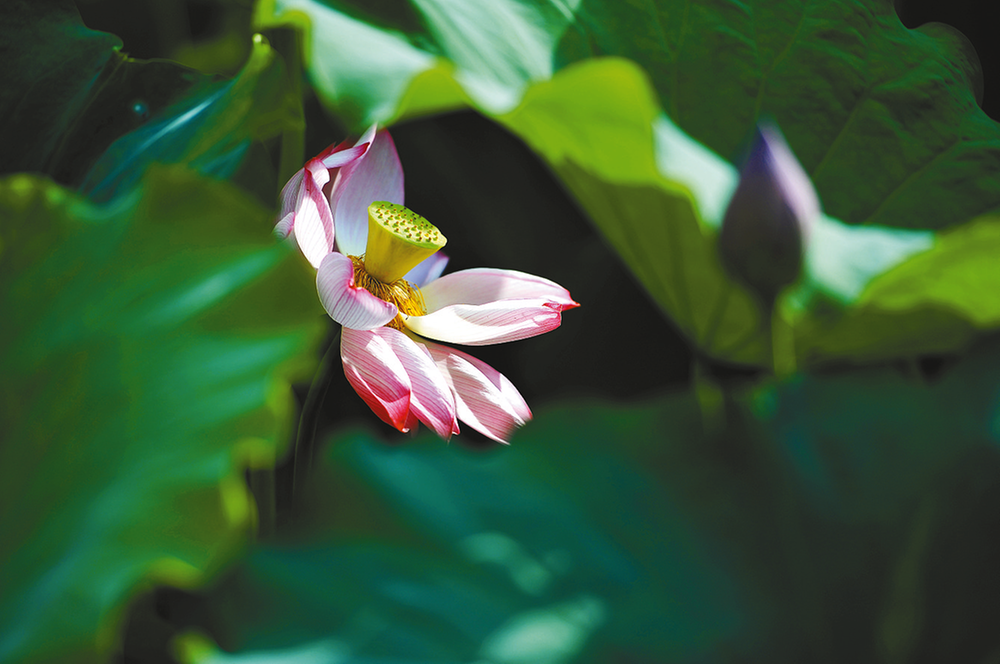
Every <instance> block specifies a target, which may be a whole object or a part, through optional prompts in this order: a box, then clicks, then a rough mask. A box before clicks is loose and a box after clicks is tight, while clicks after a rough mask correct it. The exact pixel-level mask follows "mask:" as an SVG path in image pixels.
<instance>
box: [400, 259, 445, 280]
mask: <svg viewBox="0 0 1000 664" xmlns="http://www.w3.org/2000/svg"><path fill="white" fill-rule="evenodd" d="M447 265H448V257H447V256H445V255H444V254H443V253H441V252H440V251H439V252H437V253H434V254H432V255H430V256H428V257H427V258H425V259H424V260H422V261H421V262H420V263H418V264H417V266H416V267H415V268H413V269H412V270H410V271H409V272H407V273H406V276H405V277H403V278H404V279H406V280H407V281H409V282H410V283H411V284H413V285H415V286H416V287H417V288H421V287H423V286H424V285H426V284H429V283H430V282H432V281H434V280H435V279H437V278H438V277H440V276H441V273H442V272H444V268H445V266H447Z"/></svg>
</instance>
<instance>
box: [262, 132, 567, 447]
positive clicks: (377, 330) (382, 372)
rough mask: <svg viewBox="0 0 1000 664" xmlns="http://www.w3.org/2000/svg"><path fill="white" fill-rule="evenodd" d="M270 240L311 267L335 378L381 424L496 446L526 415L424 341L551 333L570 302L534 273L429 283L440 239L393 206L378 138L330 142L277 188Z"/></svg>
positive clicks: (394, 175)
mask: <svg viewBox="0 0 1000 664" xmlns="http://www.w3.org/2000/svg"><path fill="white" fill-rule="evenodd" d="M281 198H282V211H281V217H280V219H279V221H278V224H277V227H276V229H275V230H276V232H277V233H278V234H279V235H282V236H287V235H289V234H291V235H294V237H295V240H296V242H297V243H298V245H299V248H300V249H301V251H302V253H303V254H304V255H305V257H306V259H307V260H309V262H310V263H312V265H313V267H315V268H316V270H317V273H316V286H317V290H318V292H319V298H320V301H321V302H322V303H323V307H324V308H325V309H326V311H327V313H329V314H330V317H331V318H333V319H334V320H335V321H337V322H338V323H340V324H341V326H342V337H341V345H340V353H341V358H342V360H343V363H344V373H345V375H346V376H347V380H348V382H350V384H351V386H352V387H353V388H354V390H355V391H356V392H357V393H358V395H359V396H361V398H362V399H363V400H364V401H365V403H367V404H368V405H369V407H371V409H372V411H374V412H375V414H376V415H378V416H379V417H380V418H381V419H382V420H383V421H385V422H386V423H388V424H390V425H392V426H394V427H396V428H397V429H398V430H400V431H403V432H407V431H411V430H415V429H416V428H417V426H418V423H419V422H423V423H424V424H425V425H427V426H428V427H430V428H431V429H433V430H434V432H435V433H437V435H438V436H440V437H441V438H444V439H446V440H447V439H449V438H450V437H451V436H452V435H453V434H456V433H458V432H459V427H458V421H457V420H461V421H462V422H464V423H466V424H467V425H469V426H471V427H472V428H473V429H475V430H477V431H479V432H480V433H482V434H484V435H485V436H488V437H489V438H492V439H493V440H496V441H499V442H504V443H505V442H507V440H508V438H509V437H510V435H511V433H512V432H513V431H514V430H515V429H516V428H517V427H519V426H521V425H523V424H524V423H525V422H527V421H528V420H529V419H531V410H530V409H529V408H528V405H527V404H526V403H525V401H524V399H523V398H522V397H521V394H520V393H519V392H518V391H517V389H516V388H515V387H514V385H513V384H511V382H510V381H509V380H507V378H506V377H504V376H503V375H502V374H500V373H499V372H498V371H497V370H495V369H493V368H492V367H490V366H489V365H488V364H486V363H484V362H481V361H480V360H477V359H476V358H474V357H472V356H470V355H468V354H466V353H463V352H461V351H459V350H455V349H454V348H450V347H448V346H443V345H441V344H438V343H434V342H433V341H430V340H431V339H433V340H435V341H444V342H450V343H457V344H466V345H472V346H476V345H485V344H495V343H502V342H506V341H514V340H517V339H524V338H527V337H532V336H535V335H537V334H541V333H543V332H548V331H550V330H553V329H555V328H557V327H559V324H560V322H561V314H562V312H563V311H564V310H566V309H570V308H572V307H576V306H579V305H578V304H577V303H576V302H574V301H573V299H572V298H571V297H570V294H569V291H567V290H566V289H565V288H563V287H561V286H559V285H558V284H556V283H553V282H551V281H549V280H547V279H543V278H542V277H536V276H533V275H530V274H525V273H523V272H515V271H512V270H497V269H487V268H480V269H471V270H462V271H459V272H455V273H452V274H448V275H445V276H441V274H442V272H443V271H444V268H445V265H446V264H447V262H448V259H447V257H446V256H445V255H444V254H442V253H441V252H440V249H441V248H442V247H443V246H444V245H445V242H446V240H445V238H444V236H443V235H442V234H441V232H440V231H439V230H438V229H437V228H435V227H434V226H433V225H431V224H430V223H429V222H428V221H427V220H426V219H424V218H423V217H421V216H420V215H418V214H416V213H414V212H411V211H410V210H408V209H407V208H405V207H403V205H402V204H403V170H402V167H401V165H400V163H399V156H398V155H397V154H396V147H395V145H394V143H393V141H392V138H391V137H390V136H389V133H388V132H387V131H385V130H381V131H377V130H376V128H375V127H372V128H370V129H369V130H368V131H367V132H365V134H364V136H362V137H361V139H360V140H359V141H358V142H357V143H356V144H355V145H353V146H348V145H347V144H346V143H341V144H340V145H337V146H331V147H330V148H328V149H327V150H325V151H324V152H322V153H321V154H319V155H317V156H316V157H315V158H313V159H310V160H309V161H308V162H307V163H306V165H305V167H304V168H303V169H302V170H301V171H299V172H298V173H296V174H295V175H294V176H293V177H292V179H291V180H289V182H288V184H287V185H285V188H284V189H283V190H282V194H281Z"/></svg>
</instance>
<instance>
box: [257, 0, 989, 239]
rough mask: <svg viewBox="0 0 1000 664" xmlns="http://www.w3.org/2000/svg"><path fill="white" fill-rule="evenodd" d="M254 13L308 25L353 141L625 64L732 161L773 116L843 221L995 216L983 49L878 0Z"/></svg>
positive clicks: (525, 0) (312, 66)
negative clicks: (571, 69)
mask: <svg viewBox="0 0 1000 664" xmlns="http://www.w3.org/2000/svg"><path fill="white" fill-rule="evenodd" d="M256 17H257V22H258V24H259V25H263V26H268V25H275V24H282V23H294V24H298V25H300V26H302V27H303V28H304V29H305V31H306V39H307V56H308V70H309V72H310V76H311V79H312V82H313V85H314V86H315V88H316V89H317V92H318V93H319V95H320V96H321V98H322V99H323V100H324V101H325V102H326V103H328V104H329V105H330V106H331V107H332V108H333V109H334V110H335V111H336V112H337V113H339V114H341V115H342V116H343V117H345V118H347V119H348V120H349V121H350V122H351V123H352V124H353V125H354V126H355V128H356V129H357V130H359V131H360V130H361V129H363V127H364V126H365V125H367V124H368V123H370V122H373V121H376V120H377V121H380V122H387V121H389V120H391V119H393V118H396V117H399V116H400V115H406V114H407V113H410V112H426V111H429V110H441V109H446V108H451V107H454V106H455V105H456V104H461V103H463V102H466V101H467V102H469V103H471V104H472V105H474V106H475V107H476V108H478V109H480V110H482V111H484V112H486V113H489V114H498V113H504V112H506V111H509V110H510V109H512V108H513V107H514V106H515V105H516V104H517V103H518V102H519V100H520V98H521V96H522V95H523V93H524V91H525V90H526V89H527V87H528V86H529V85H531V84H532V83H536V82H539V81H544V80H547V79H549V78H551V77H552V75H553V74H554V73H555V72H557V71H558V70H560V69H561V68H563V67H564V66H566V65H568V64H570V63H573V62H576V61H579V60H581V59H585V58H591V57H595V56H604V55H613V56H622V57H626V58H629V59H631V60H633V61H635V62H636V63H638V64H639V65H640V66H641V67H642V68H643V69H644V70H645V72H646V73H647V75H648V76H649V77H650V81H651V83H652V85H653V87H654V89H655V91H656V94H657V97H658V98H659V100H660V105H661V106H662V107H663V108H664V109H665V110H666V112H667V113H668V114H669V115H670V117H671V119H672V120H673V121H674V122H675V123H677V125H678V126H679V127H681V129H683V130H684V131H685V132H687V133H688V134H690V135H691V136H693V137H694V138H695V139H696V140H698V141H701V142H703V143H704V144H705V145H707V146H708V147H709V148H711V149H712V150H714V151H715V152H716V153H718V154H720V155H723V156H724V157H726V158H731V159H738V158H739V153H740V148H741V146H742V145H743V144H744V142H745V141H746V140H748V138H749V136H750V135H751V132H752V130H753V127H754V124H755V123H756V122H757V121H758V120H759V119H760V118H761V117H762V116H768V117H773V118H774V119H775V120H776V121H777V122H778V124H779V125H780V126H781V128H782V130H783V131H784V133H785V135H786V136H787V137H788V139H789V142H790V143H791V144H792V145H793V146H794V147H795V148H796V152H797V153H798V156H799V159H800V160H801V161H802V163H803V165H804V166H805V168H806V171H807V172H808V173H810V175H811V176H812V177H813V179H814V180H815V182H816V186H817V188H818V190H819V193H820V198H821V199H822V200H823V202H824V205H825V207H826V209H827V211H828V212H829V213H830V214H832V215H834V216H836V217H838V218H840V219H843V220H845V221H847V222H848V223H865V224H882V225H889V226H903V227H918V228H937V227H942V226H948V225H953V224H956V223H962V222H964V221H966V220H967V219H969V218H971V217H973V216H975V215H977V214H980V213H982V212H985V211H988V210H991V209H993V208H996V207H1000V184H998V182H1000V179H998V178H996V177H985V176H984V175H985V174H987V173H993V174H997V173H998V172H1000V128H998V125H997V123H996V122H994V121H993V120H991V119H989V118H988V117H987V116H986V115H985V114H984V113H983V112H982V110H981V109H980V108H979V107H978V106H977V104H976V94H977V92H979V93H981V88H982V82H981V73H980V69H979V63H978V60H977V58H976V55H975V51H974V50H973V49H972V47H971V45H970V44H969V43H968V41H967V40H966V39H965V38H964V37H963V36H962V35H961V34H959V33H958V32H956V31H955V30H953V29H950V28H948V27H947V26H943V25H940V24H932V25H928V26H924V27H921V28H919V29H916V30H910V29H907V28H905V27H904V26H903V25H902V24H901V23H900V22H899V19H898V17H897V16H896V14H895V12H894V11H893V8H892V5H891V3H887V2H882V1H880V0H864V1H862V2H848V1H846V0H834V1H831V2H823V3H805V4H803V3H801V2H797V1H793V0H783V1H781V2H773V1H768V2H760V1H757V2H749V3H741V4H733V3H731V2H728V1H726V0H711V1H710V2H699V3H696V4H692V3H690V2H682V1H681V0H656V1H654V2H647V3H623V2H612V1H608V0H578V1H576V2H568V3H566V2H546V1H542V0H496V1H494V2H490V3H479V4H471V5H470V4H469V3H466V2H462V1H461V0H409V2H405V3H402V2H401V3H389V4H383V3H362V2H332V1H330V0H262V1H260V2H258V5H257V12H256ZM409 104H412V107H410V106H408V105H409ZM634 156H635V157H636V158H638V159H643V158H645V156H644V155H639V154H636V155H634Z"/></svg>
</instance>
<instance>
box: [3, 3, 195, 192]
mask: <svg viewBox="0 0 1000 664" xmlns="http://www.w3.org/2000/svg"><path fill="white" fill-rule="evenodd" d="M119 48H121V41H120V40H119V39H118V38H117V37H115V36H114V35H109V34H106V33H103V32H97V31H94V30H90V29H88V28H87V27H85V26H84V25H83V23H82V22H81V20H80V15H79V13H78V12H77V11H76V8H75V6H74V3H72V2H70V1H68V0H52V1H47V2H31V1H29V0H8V1H6V2H4V3H3V4H2V5H0V61H2V62H3V64H4V66H3V68H2V72H0V119H2V121H3V122H2V124H0V127H2V129H0V154H2V155H4V162H3V164H0V172H2V173H12V172H18V171H31V172H36V173H46V174H48V175H51V176H52V177H54V178H55V179H56V180H57V181H59V182H61V183H63V184H66V185H71V186H76V185H78V184H79V183H80V181H81V180H82V179H83V176H84V174H85V173H86V171H87V169H88V168H89V167H90V166H91V164H92V163H93V162H94V160H95V159H96V158H97V157H98V155H100V154H101V153H102V152H103V151H104V150H105V149H106V148H107V147H108V146H109V145H110V144H111V143H112V142H113V141H114V140H115V139H117V138H118V137H119V136H121V135H122V134H125V133H127V132H129V131H132V130H134V129H136V128H137V127H140V126H142V124H143V123H144V122H145V121H146V120H147V119H148V118H149V117H151V116H153V115H156V114H157V113H158V112H159V111H160V110H161V109H163V108H164V107H165V106H167V105H168V104H169V103H171V102H173V101H174V100H176V99H178V98H179V97H180V96H181V95H183V94H184V93H186V92H188V91H191V92H192V93H196V92H198V91H200V90H202V89H203V86H205V85H206V84H207V83H208V81H209V79H208V77H206V76H204V75H202V74H199V73H198V72H196V71H194V70H191V69H187V68H185V67H181V66H179V65H177V64H175V63H171V62H167V61H148V62H141V61H137V60H132V59H130V58H127V57H125V56H124V55H122V54H121V53H119V52H118V49H119Z"/></svg>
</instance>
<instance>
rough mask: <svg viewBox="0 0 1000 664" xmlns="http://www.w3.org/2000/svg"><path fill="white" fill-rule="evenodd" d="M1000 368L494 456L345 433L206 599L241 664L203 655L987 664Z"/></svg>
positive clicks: (860, 378)
mask: <svg viewBox="0 0 1000 664" xmlns="http://www.w3.org/2000/svg"><path fill="white" fill-rule="evenodd" d="M998 375H1000V347H998V346H997V345H996V344H993V345H992V347H982V348H979V349H978V350H977V351H976V352H974V353H973V354H972V356H971V357H970V358H969V359H968V360H966V361H963V362H962V363H960V364H959V365H958V366H956V367H954V368H953V369H952V370H951V371H950V372H948V373H946V374H945V376H944V377H943V378H942V379H941V381H940V382H938V383H936V384H934V385H930V386H928V385H926V384H920V383H915V382H912V381H910V380H907V379H905V378H903V377H902V376H900V375H898V374H896V373H894V372H891V371H887V370H884V369H881V370H867V371H863V372H860V373H857V372H856V373H854V374H851V375H843V376H830V377H812V378H806V379H802V380H799V381H796V382H794V383H790V384H785V385H779V386H774V387H769V388H766V389H764V390H760V391H758V392H757V393H755V394H753V395H752V398H750V399H746V400H744V399H729V400H727V404H726V407H725V408H724V409H723V410H722V411H720V412H719V413H716V414H715V416H719V415H722V416H723V417H724V418H725V419H724V420H722V421H718V420H717V421H715V422H711V421H710V420H708V419H704V418H710V417H711V414H710V413H707V412H702V411H700V410H699V408H698V405H697V402H695V401H694V400H693V399H691V397H690V396H688V395H675V396H668V397H660V398H657V399H655V400H653V401H651V402H649V403H647V404H643V405H640V406H632V407H612V406H607V405H602V404H597V403H584V404H572V405H566V406H564V407H560V408H553V409H551V410H549V411H547V412H543V413H540V414H539V415H538V418H537V419H536V420H535V422H533V423H532V424H530V425H529V426H528V427H527V428H526V429H525V430H524V431H523V432H522V433H521V434H520V435H519V436H517V437H515V438H514V440H513V441H512V444H511V446H510V447H509V448H503V449H494V450H491V451H489V452H486V453H484V452H477V453H473V452H470V451H468V450H462V449H461V448H458V449H456V448H455V447H454V446H451V447H448V446H444V445H443V444H442V443H440V441H437V440H431V439H429V438H427V437H423V438H421V439H419V440H417V441H413V442H410V443H407V444H406V445H405V446H402V447H388V446H386V445H384V444H382V443H380V442H378V441H377V440H374V439H373V438H372V437H371V436H369V435H365V434H360V433H352V434H347V435H343V436H341V437H339V438H337V439H335V440H334V441H332V449H331V452H330V454H329V457H328V464H329V468H328V471H327V472H328V474H327V475H325V476H321V477H319V478H318V480H319V481H318V483H317V487H316V488H317V491H316V494H315V496H314V499H313V500H314V503H313V506H314V509H315V513H316V517H315V519H314V520H313V522H312V525H311V526H308V527H306V529H305V530H304V531H303V532H298V533H297V534H296V536H295V538H294V539H293V542H294V543H295V546H294V547H287V546H272V547H266V548H262V549H260V550H258V551H257V552H255V553H254V554H253V555H252V556H251V557H250V559H249V560H248V562H247V563H246V564H245V565H244V566H243V567H242V568H241V569H240V571H239V572H238V574H236V575H235V576H233V577H232V578H230V579H229V580H227V581H226V582H225V583H224V584H223V585H222V586H221V587H220V588H219V589H218V590H216V591H215V592H214V593H213V594H212V595H211V596H210V597H209V598H208V605H207V606H208V610H209V613H210V614H211V615H214V616H215V618H214V620H213V622H212V624H211V627H212V628H213V633H214V634H216V636H217V637H218V638H219V639H220V642H221V644H222V645H223V646H224V647H225V648H226V650H227V651H229V652H230V653H231V652H233V651H235V652H236V654H225V653H222V652H221V651H218V650H216V649H214V647H213V646H212V645H211V644H208V643H206V642H205V641H204V640H202V639H196V638H193V637H188V638H187V639H185V641H184V644H185V645H186V646H187V648H186V653H187V656H188V659H189V660H192V661H198V662H244V661H246V662H250V661H252V662H272V661H274V662H279V661H295V659H294V657H296V656H298V657H301V658H303V660H305V659H307V658H308V657H312V658H316V659H319V660H323V659H324V658H325V659H335V658H336V657H349V658H350V659H351V660H352V661H360V662H382V661H399V662H411V661H412V662H416V661H435V662H438V661H456V662H458V661H491V662H605V661H657V662H659V661H670V662H694V661H754V662H756V661H760V662H800V661H830V662H834V661H881V660H882V659H884V658H885V657H886V656H892V657H898V658H903V659H906V658H907V657H908V656H915V655H916V654H917V653H921V652H933V653H935V654H936V655H938V656H941V657H946V651H945V650H944V648H943V647H942V646H940V645H938V644H937V643H936V642H935V638H937V636H940V637H941V638H943V639H945V642H946V643H947V644H948V645H949V647H951V648H954V649H955V653H956V654H958V653H960V654H961V657H960V659H961V661H983V660H984V658H986V657H987V656H988V655H989V654H990V653H992V652H996V649H997V648H998V647H1000V638H998V637H997V635H996V630H995V624H996V621H997V620H998V619H1000V602H998V601H997V599H996V595H995V594H991V593H994V591H997V590H1000V575H998V574H997V572H996V569H995V567H996V566H995V564H994V563H993V558H992V557H991V556H995V555H996V554H998V553H1000V550H998V548H997V543H996V541H995V538H993V541H992V542H990V541H988V540H987V538H984V537H979V536H976V535H974V533H979V532H982V531H983V529H984V528H988V527H991V526H993V525H995V524H996V522H997V520H996V516H995V515H996V510H997V509H1000V491H997V478H998V477H1000V437H998V432H997V430H996V427H995V426H994V421H995V419H996V416H997V413H998V404H997V402H996V398H995V397H996V393H997V392H996V385H997V378H996V377H997V376H998ZM704 423H707V424H712V426H711V427H709V430H711V431H713V432H714V433H709V434H706V433H703V424H704ZM956 522H957V523H961V527H958V526H956V525H955V524H956ZM955 538H957V541H955ZM970 545H975V546H976V547H977V548H975V549H973V550H974V551H976V553H975V554H974V555H971V554H970V550H969V549H968V548H963V547H968V546H970ZM963 552H964V554H965V555H970V559H969V564H968V565H965V564H962V563H961V562H960V561H961V560H962V555H963ZM977 579H978V582H979V583H981V584H982V586H981V588H982V590H979V589H977V586H976V585H975V584H976V580H977ZM952 585H957V586H958V587H961V588H962V589H963V590H962V592H961V593H960V592H954V591H949V588H951V587H952ZM938 600H940V601H941V602H943V605H942V606H937V605H936V602H937V601H938ZM921 661H923V660H921Z"/></svg>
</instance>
